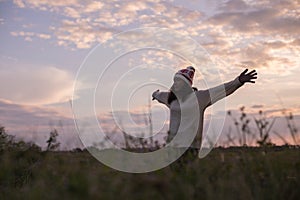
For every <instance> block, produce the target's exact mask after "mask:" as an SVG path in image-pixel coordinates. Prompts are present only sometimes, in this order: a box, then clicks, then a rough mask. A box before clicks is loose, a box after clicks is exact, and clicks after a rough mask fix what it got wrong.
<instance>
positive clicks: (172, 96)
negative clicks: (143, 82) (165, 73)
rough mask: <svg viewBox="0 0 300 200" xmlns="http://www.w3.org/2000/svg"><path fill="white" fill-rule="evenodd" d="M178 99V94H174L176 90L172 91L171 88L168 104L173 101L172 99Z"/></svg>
mask: <svg viewBox="0 0 300 200" xmlns="http://www.w3.org/2000/svg"><path fill="white" fill-rule="evenodd" d="M176 99H177V97H176V95H175V94H174V92H172V91H171V90H170V92H169V96H168V104H169V105H170V104H171V103H172V101H174V100H176Z"/></svg>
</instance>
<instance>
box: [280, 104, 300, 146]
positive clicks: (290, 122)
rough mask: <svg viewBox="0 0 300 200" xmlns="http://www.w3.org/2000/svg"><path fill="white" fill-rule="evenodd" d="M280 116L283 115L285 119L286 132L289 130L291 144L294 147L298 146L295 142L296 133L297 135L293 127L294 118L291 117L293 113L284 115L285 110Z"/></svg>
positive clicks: (294, 126)
mask: <svg viewBox="0 0 300 200" xmlns="http://www.w3.org/2000/svg"><path fill="white" fill-rule="evenodd" d="M282 114H283V115H284V117H285V119H286V122H287V127H288V130H289V133H290V134H291V136H292V139H293V142H294V144H295V145H297V144H298V141H297V139H298V138H297V137H298V135H297V133H298V129H297V127H296V125H295V122H294V116H293V113H292V112H290V113H289V114H287V113H286V111H285V109H284V110H283V111H282Z"/></svg>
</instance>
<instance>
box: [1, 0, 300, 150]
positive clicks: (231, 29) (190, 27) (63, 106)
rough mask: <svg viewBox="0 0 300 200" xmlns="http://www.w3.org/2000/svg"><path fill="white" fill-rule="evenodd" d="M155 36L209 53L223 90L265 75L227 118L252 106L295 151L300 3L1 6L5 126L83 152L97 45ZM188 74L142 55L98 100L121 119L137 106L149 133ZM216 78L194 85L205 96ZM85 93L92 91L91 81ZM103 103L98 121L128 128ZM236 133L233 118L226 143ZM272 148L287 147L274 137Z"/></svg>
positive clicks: (233, 100) (20, 0) (4, 0)
mask: <svg viewBox="0 0 300 200" xmlns="http://www.w3.org/2000/svg"><path fill="white" fill-rule="evenodd" d="M146 27H156V28H167V29H168V30H171V31H172V30H173V31H174V35H175V33H176V34H177V35H181V36H182V37H183V38H184V37H189V38H192V39H193V40H194V41H196V42H197V43H199V45H201V46H202V47H203V48H205V50H206V51H207V53H208V54H209V55H210V56H211V59H212V61H213V62H215V64H216V65H215V67H216V69H218V72H219V77H220V79H219V80H222V81H230V80H232V79H234V78H235V77H237V76H238V75H239V74H240V73H241V72H242V71H243V70H244V69H245V68H246V67H248V68H249V69H256V70H257V71H258V80H257V83H256V84H247V85H245V86H243V88H241V89H240V90H238V91H237V92H236V93H234V94H233V95H232V96H230V97H228V98H227V99H226V110H232V111H233V113H235V111H236V113H238V110H239V108H240V107H241V106H245V107H246V112H247V113H254V114H256V113H258V111H259V110H263V111H265V112H266V113H267V117H279V118H278V120H277V121H276V123H275V126H274V130H276V131H277V132H280V133H281V135H282V136H284V137H285V138H286V139H287V140H288V141H289V142H290V143H292V140H291V137H290V135H289V134H288V129H287V125H286V122H285V121H284V119H283V118H282V116H283V115H282V110H283V109H284V108H285V109H288V111H287V113H288V112H292V113H293V115H294V117H295V122H296V126H297V127H298V128H300V125H299V122H300V104H299V102H300V93H299V91H300V81H299V80H300V79H299V75H300V59H299V55H300V1H299V0H223V1H220V0H204V1H197V0H174V1H172V0H170V1H164V0H141V1H133V0H123V1H120V0H118V1H114V0H109V1H106V0H105V1H93V0H87V1H83V0H60V1H53V0H52V1H50V0H0V41H1V46H0V125H2V126H5V128H6V130H7V131H8V133H9V134H12V135H15V136H16V137H17V138H22V139H25V140H26V141H34V142H36V143H37V144H39V145H40V146H43V147H44V146H45V145H46V142H45V141H46V140H47V137H48V134H49V132H50V131H51V129H53V128H56V129H57V130H58V132H59V133H60V135H59V141H60V142H61V146H62V148H74V147H77V146H80V145H81V144H80V141H79V139H78V135H77V133H76V130H75V125H74V121H73V114H72V109H71V102H70V100H71V99H72V96H73V87H74V83H75V78H76V74H77V73H78V70H79V67H80V66H82V64H83V62H84V60H85V59H86V58H88V57H87V56H88V55H89V53H90V52H91V51H92V49H94V48H95V47H97V45H99V44H101V43H105V42H106V41H108V40H110V39H111V38H112V37H113V36H114V35H116V34H119V33H122V32H123V31H129V30H132V29H137V28H146ZM132 37H135V35H132ZM136 37H138V36H136ZM170 37H171V36H170ZM173 37H174V38H175V36H173ZM148 39H149V38H148ZM132 40H135V38H132ZM141 41H144V42H145V41H146V39H145V38H142V39H141ZM117 47H118V46H117V44H116V46H114V48H117ZM102 53H103V54H105V53H107V54H108V55H109V52H102ZM98 64H99V63H98ZM187 64H190V63H188V62H186V61H184V60H182V59H180V58H178V57H176V56H174V55H171V53H170V52H165V51H159V50H147V51H145V50H141V51H140V52H135V54H134V55H128V58H127V59H126V58H124V59H123V60H122V59H120V60H118V62H116V63H115V64H114V67H112V68H111V72H109V73H110V74H114V75H115V77H114V78H111V77H110V76H108V77H107V78H106V80H105V83H101V82H100V84H99V88H100V90H99V91H98V93H99V94H96V97H97V95H98V96H99V98H100V99H110V100H112V104H114V105H116V109H117V110H118V112H122V109H123V108H126V106H128V105H127V103H128V102H129V107H130V113H131V114H132V116H131V117H132V118H133V120H135V122H136V125H141V126H143V125H142V124H143V123H144V119H143V117H144V114H145V112H147V105H148V101H149V98H150V96H151V91H154V90H156V89H161V90H163V89H164V90H167V89H168V88H169V87H170V86H171V84H172V76H173V74H174V72H176V71H177V70H178V69H180V68H182V67H185V66H186V65H187ZM137 66H140V68H139V67H137ZM162 66H167V67H162ZM135 67H136V69H137V70H133V71H131V72H130V73H128V71H130V70H132V69H135ZM139 70H141V71H139ZM143 70H144V71H143ZM145 70H146V71H145ZM203 70H204V69H203ZM124 74H125V75H124ZM126 74H127V75H126ZM145 74H146V75H145ZM122 75H124V76H123V77H122ZM214 75H215V74H210V73H209V70H208V71H201V67H199V68H197V69H196V74H195V81H194V85H195V86H196V87H198V88H199V89H205V87H206V86H205V84H203V81H204V80H205V79H210V78H211V79H214V78H218V77H214ZM145 78H147V81H148V80H149V81H153V82H157V83H158V84H157V85H155V84H154V85H152V86H151V87H150V86H149V87H148V88H147V87H146V88H144V89H142V90H141V91H140V90H136V94H135V93H134V94H133V96H132V99H130V100H129V99H128V96H127V95H128V94H127V93H126V92H125V93H126V94H125V93H122V91H126V90H127V89H128V90H130V89H129V88H130V84H131V83H132V84H133V81H132V80H134V84H138V85H143V83H144V82H145V83H146V81H145ZM115 80H121V82H119V83H120V84H119V83H118V82H113V81H115ZM77 81H78V80H77ZM122 81H123V82H122ZM76 83H77V84H79V85H80V86H82V88H81V89H82V90H83V89H84V88H85V89H88V87H87V85H88V84H87V83H85V82H84V81H83V80H79V81H78V82H76ZM101 84H102V85H101ZM118 84H119V85H118ZM104 85H105V86H104ZM110 85H111V86H112V88H115V89H116V91H117V93H116V94H114V95H115V96H113V97H114V99H112V96H110V95H111V94H108V93H106V92H105V91H104V90H103V91H104V92H103V93H101V87H102V88H106V89H107V88H109V87H110ZM162 85H163V86H164V87H163V86H162ZM127 87H128V88H127ZM133 90H134V89H133ZM118 92H119V93H118ZM128 92H132V91H131V90H130V91H128ZM74 98H75V99H73V100H74V101H76V98H79V97H78V96H76V95H75V96H74ZM99 102H100V103H99V105H98V107H97V109H100V110H97V112H98V113H97V115H98V117H99V119H101V120H102V122H103V128H104V129H105V131H107V132H111V131H113V130H114V127H115V126H116V125H118V123H120V122H114V120H113V119H112V115H111V110H110V107H105V106H103V104H101V101H100V100H99ZM100 104H101V105H100ZM152 106H153V119H154V120H153V123H154V126H155V127H158V128H157V130H161V131H162V130H163V131H165V130H166V127H164V129H161V128H162V127H161V126H162V124H161V123H162V121H163V122H166V123H167V121H168V110H167V109H166V108H165V107H163V106H162V105H159V104H158V103H157V102H153V103H152ZM208 114H209V112H208ZM119 125H120V124H119ZM165 125H166V126H167V124H165ZM230 125H232V121H231V119H230V118H228V119H226V123H225V126H224V133H225V132H228V130H229V127H230ZM252 125H253V126H254V124H252ZM122 126H124V127H126V126H127V124H126V120H125V122H124V121H123V122H122ZM128 126H130V125H128ZM163 126H164V125H163ZM131 128H132V129H136V130H137V131H138V130H139V127H138V126H137V127H131ZM233 129H234V128H232V131H233V134H234V130H233ZM128 130H131V129H128ZM298 134H299V133H298ZM223 136H224V134H223ZM272 139H273V141H274V142H277V143H278V144H281V143H282V141H281V140H279V139H278V137H276V136H274V135H272Z"/></svg>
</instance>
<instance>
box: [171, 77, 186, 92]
mask: <svg viewBox="0 0 300 200" xmlns="http://www.w3.org/2000/svg"><path fill="white" fill-rule="evenodd" d="M185 84H186V83H185V82H184V80H182V79H181V78H178V77H175V78H174V84H173V89H174V92H178V91H180V90H181V89H183V88H184V86H185Z"/></svg>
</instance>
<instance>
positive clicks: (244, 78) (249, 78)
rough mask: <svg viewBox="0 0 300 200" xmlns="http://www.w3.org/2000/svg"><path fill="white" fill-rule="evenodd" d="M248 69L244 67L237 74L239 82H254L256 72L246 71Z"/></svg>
mask: <svg viewBox="0 0 300 200" xmlns="http://www.w3.org/2000/svg"><path fill="white" fill-rule="evenodd" d="M247 71H248V69H245V70H244V71H243V72H242V73H241V74H240V76H239V80H240V82H241V83H243V84H244V83H246V82H249V83H255V81H254V80H253V79H257V73H256V71H255V70H252V71H251V72H249V73H247Z"/></svg>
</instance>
